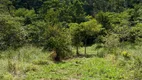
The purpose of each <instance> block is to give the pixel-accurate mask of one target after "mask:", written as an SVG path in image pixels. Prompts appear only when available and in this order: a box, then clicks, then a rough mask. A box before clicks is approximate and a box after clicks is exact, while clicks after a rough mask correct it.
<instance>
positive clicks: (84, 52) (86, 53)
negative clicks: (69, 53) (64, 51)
mask: <svg viewBox="0 0 142 80" xmlns="http://www.w3.org/2000/svg"><path fill="white" fill-rule="evenodd" d="M86 50H87V49H86V40H85V44H84V54H85V55H86V54H87V53H86Z"/></svg>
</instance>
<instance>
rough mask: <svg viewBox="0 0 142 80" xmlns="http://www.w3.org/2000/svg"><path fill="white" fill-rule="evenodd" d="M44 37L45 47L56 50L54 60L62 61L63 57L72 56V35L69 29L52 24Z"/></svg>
mask: <svg viewBox="0 0 142 80" xmlns="http://www.w3.org/2000/svg"><path fill="white" fill-rule="evenodd" d="M44 38H45V43H44V49H45V50H50V51H53V50H54V51H55V52H56V57H55V59H54V60H56V61H60V60H61V59H64V58H66V57H69V56H71V50H70V36H69V33H68V30H67V29H64V28H60V27H58V26H53V27H52V26H50V27H48V32H47V33H46V35H45V37H44ZM46 39H47V40H46Z"/></svg>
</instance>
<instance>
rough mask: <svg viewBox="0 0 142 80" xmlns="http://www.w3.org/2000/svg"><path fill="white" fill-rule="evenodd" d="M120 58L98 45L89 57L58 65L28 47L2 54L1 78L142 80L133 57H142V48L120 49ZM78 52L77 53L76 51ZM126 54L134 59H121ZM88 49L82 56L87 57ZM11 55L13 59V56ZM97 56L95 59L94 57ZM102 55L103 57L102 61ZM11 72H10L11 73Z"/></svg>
mask: <svg viewBox="0 0 142 80" xmlns="http://www.w3.org/2000/svg"><path fill="white" fill-rule="evenodd" d="M117 50H118V52H119V53H120V55H119V56H115V55H114V54H111V53H110V54H107V55H105V56H104V57H100V54H101V55H103V54H106V53H107V51H105V49H104V48H100V49H97V48H96V45H93V46H90V47H87V54H88V55H91V56H89V57H85V56H82V57H76V58H71V59H68V60H63V61H62V62H60V63H54V62H53V61H51V60H50V58H49V57H48V56H49V55H50V52H48V51H42V48H37V47H33V46H25V47H22V48H20V49H18V50H16V51H15V50H7V51H3V52H1V53H0V65H1V66H0V78H1V79H2V80H130V79H136V78H135V76H136V75H135V74H138V76H136V77H139V78H138V79H141V72H140V69H141V68H136V67H135V68H136V69H133V68H134V64H135V63H136V61H135V60H134V58H133V56H139V57H140V58H141V57H142V56H141V55H142V47H141V46H131V45H128V46H125V47H120V48H118V49H117ZM73 51H74V52H75V50H74V49H73ZM122 51H126V52H127V53H128V54H131V55H130V57H131V58H130V59H128V60H127V59H125V57H124V56H123V55H121V52H122ZM83 52H84V48H80V53H81V54H84V53H83ZM9 54H10V55H9ZM94 55H95V56H94ZM98 55H99V57H98ZM9 65H11V66H10V67H8V66H9ZM9 69H10V70H9Z"/></svg>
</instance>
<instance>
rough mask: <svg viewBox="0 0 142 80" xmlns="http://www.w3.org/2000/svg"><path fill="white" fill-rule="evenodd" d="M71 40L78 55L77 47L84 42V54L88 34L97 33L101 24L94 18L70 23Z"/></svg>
mask: <svg viewBox="0 0 142 80" xmlns="http://www.w3.org/2000/svg"><path fill="white" fill-rule="evenodd" d="M70 29H71V34H72V42H73V45H74V46H76V54H77V55H79V51H78V47H79V46H81V44H83V42H84V46H85V54H86V45H87V43H86V42H87V39H88V37H89V36H94V35H97V33H99V32H100V31H101V25H100V24H98V23H97V21H96V20H94V19H91V20H89V21H87V22H82V23H81V24H77V23H74V24H70Z"/></svg>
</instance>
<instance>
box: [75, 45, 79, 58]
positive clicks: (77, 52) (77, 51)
mask: <svg viewBox="0 0 142 80" xmlns="http://www.w3.org/2000/svg"><path fill="white" fill-rule="evenodd" d="M76 54H77V56H79V50H78V46H76Z"/></svg>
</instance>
